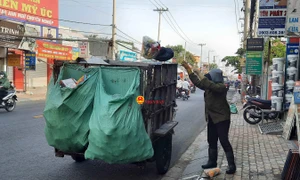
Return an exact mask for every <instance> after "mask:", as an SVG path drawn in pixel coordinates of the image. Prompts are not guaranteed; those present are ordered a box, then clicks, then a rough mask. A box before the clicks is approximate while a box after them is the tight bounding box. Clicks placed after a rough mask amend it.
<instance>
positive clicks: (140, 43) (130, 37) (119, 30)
mask: <svg viewBox="0 0 300 180" xmlns="http://www.w3.org/2000/svg"><path fill="white" fill-rule="evenodd" d="M116 29H117V30H118V31H120V32H121V33H122V34H124V35H125V36H127V37H129V38H130V39H133V40H134V41H135V42H136V43H138V44H143V43H141V42H140V41H138V40H136V39H134V38H133V37H131V36H129V35H128V34H127V33H125V32H123V31H122V30H120V29H119V28H117V27H116Z"/></svg>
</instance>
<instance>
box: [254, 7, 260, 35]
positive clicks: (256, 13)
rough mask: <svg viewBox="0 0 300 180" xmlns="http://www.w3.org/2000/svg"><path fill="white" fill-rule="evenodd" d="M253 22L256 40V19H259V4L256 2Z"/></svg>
mask: <svg viewBox="0 0 300 180" xmlns="http://www.w3.org/2000/svg"><path fill="white" fill-rule="evenodd" d="M254 17H255V21H254V23H255V24H254V38H257V31H258V18H259V3H258V2H256V6H255V16H254Z"/></svg>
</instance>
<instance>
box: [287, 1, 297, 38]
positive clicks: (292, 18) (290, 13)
mask: <svg viewBox="0 0 300 180" xmlns="http://www.w3.org/2000/svg"><path fill="white" fill-rule="evenodd" d="M299 19H300V0H288V8H287V18H286V20H287V22H286V35H287V36H300V29H299V28H300V22H299Z"/></svg>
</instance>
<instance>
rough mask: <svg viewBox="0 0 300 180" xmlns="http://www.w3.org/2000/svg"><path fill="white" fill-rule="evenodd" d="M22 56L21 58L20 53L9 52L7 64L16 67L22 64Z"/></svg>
mask: <svg viewBox="0 0 300 180" xmlns="http://www.w3.org/2000/svg"><path fill="white" fill-rule="evenodd" d="M20 58H21V55H19V54H9V55H8V56H7V65H8V66H14V67H19V66H21V62H20Z"/></svg>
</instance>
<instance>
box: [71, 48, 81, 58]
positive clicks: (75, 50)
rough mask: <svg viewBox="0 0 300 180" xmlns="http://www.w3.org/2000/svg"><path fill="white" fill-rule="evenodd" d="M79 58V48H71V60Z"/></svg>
mask: <svg viewBox="0 0 300 180" xmlns="http://www.w3.org/2000/svg"><path fill="white" fill-rule="evenodd" d="M78 57H79V48H77V47H73V48H72V59H73V60H76V59H77V58H78Z"/></svg>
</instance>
